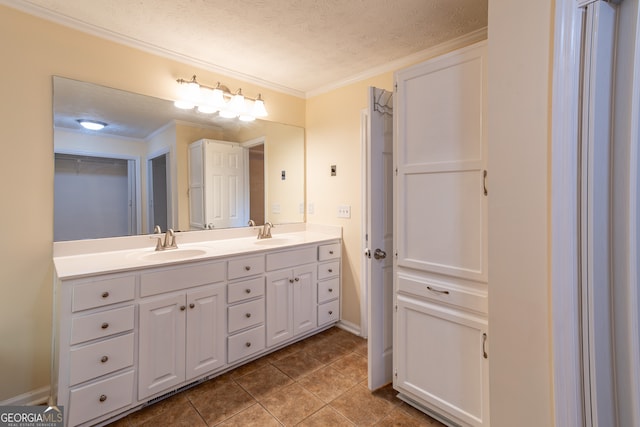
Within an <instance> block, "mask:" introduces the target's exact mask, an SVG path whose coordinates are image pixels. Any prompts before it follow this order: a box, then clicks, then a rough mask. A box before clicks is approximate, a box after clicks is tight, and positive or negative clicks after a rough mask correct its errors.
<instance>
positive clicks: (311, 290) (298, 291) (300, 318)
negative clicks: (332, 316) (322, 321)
mask: <svg viewBox="0 0 640 427" xmlns="http://www.w3.org/2000/svg"><path fill="white" fill-rule="evenodd" d="M292 286H293V335H298V334H301V333H303V332H307V331H310V330H312V329H314V328H315V327H316V325H317V324H318V316H317V303H316V300H317V298H316V296H317V291H316V289H317V284H316V265H315V264H313V265H310V266H306V267H298V268H296V269H294V270H293V283H292Z"/></svg>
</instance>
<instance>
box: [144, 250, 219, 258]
mask: <svg viewBox="0 0 640 427" xmlns="http://www.w3.org/2000/svg"><path fill="white" fill-rule="evenodd" d="M206 253H207V251H206V250H204V249H179V248H178V249H169V250H165V251H157V252H151V253H147V254H144V255H142V256H141V258H142V259H144V260H146V261H175V260H180V259H187V258H193V257H197V256H201V255H204V254H206Z"/></svg>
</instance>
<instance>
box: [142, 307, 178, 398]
mask: <svg viewBox="0 0 640 427" xmlns="http://www.w3.org/2000/svg"><path fill="white" fill-rule="evenodd" d="M185 309H186V306H185V296H184V294H180V295H174V296H171V297H164V298H158V299H153V300H151V301H146V302H142V303H140V306H139V310H140V311H139V312H140V322H139V325H140V335H139V340H140V342H139V349H138V353H139V360H144V361H145V363H142V364H141V365H140V372H139V379H138V399H144V398H146V397H149V396H151V395H153V394H156V393H159V392H161V391H164V390H167V389H169V388H171V387H173V386H175V385H177V384H180V383H182V382H184V380H185V328H186V316H185Z"/></svg>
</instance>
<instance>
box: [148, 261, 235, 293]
mask: <svg viewBox="0 0 640 427" xmlns="http://www.w3.org/2000/svg"><path fill="white" fill-rule="evenodd" d="M226 266H227V263H226V262H209V263H198V264H191V265H189V266H186V267H178V268H167V269H162V270H156V271H154V272H151V273H143V274H142V275H141V276H140V296H141V297H147V296H149V295H156V294H162V293H165V292H171V291H179V290H181V289H187V288H193V287H195V286H200V285H208V284H212V283H217V282H224V281H225V278H226V277H227V270H226Z"/></svg>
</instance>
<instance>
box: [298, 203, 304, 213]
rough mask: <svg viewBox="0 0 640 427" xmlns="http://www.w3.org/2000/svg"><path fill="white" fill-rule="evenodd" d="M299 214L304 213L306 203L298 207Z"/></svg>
mask: <svg viewBox="0 0 640 427" xmlns="http://www.w3.org/2000/svg"><path fill="white" fill-rule="evenodd" d="M298 213H301V214H303V213H304V203H300V205H298Z"/></svg>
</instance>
